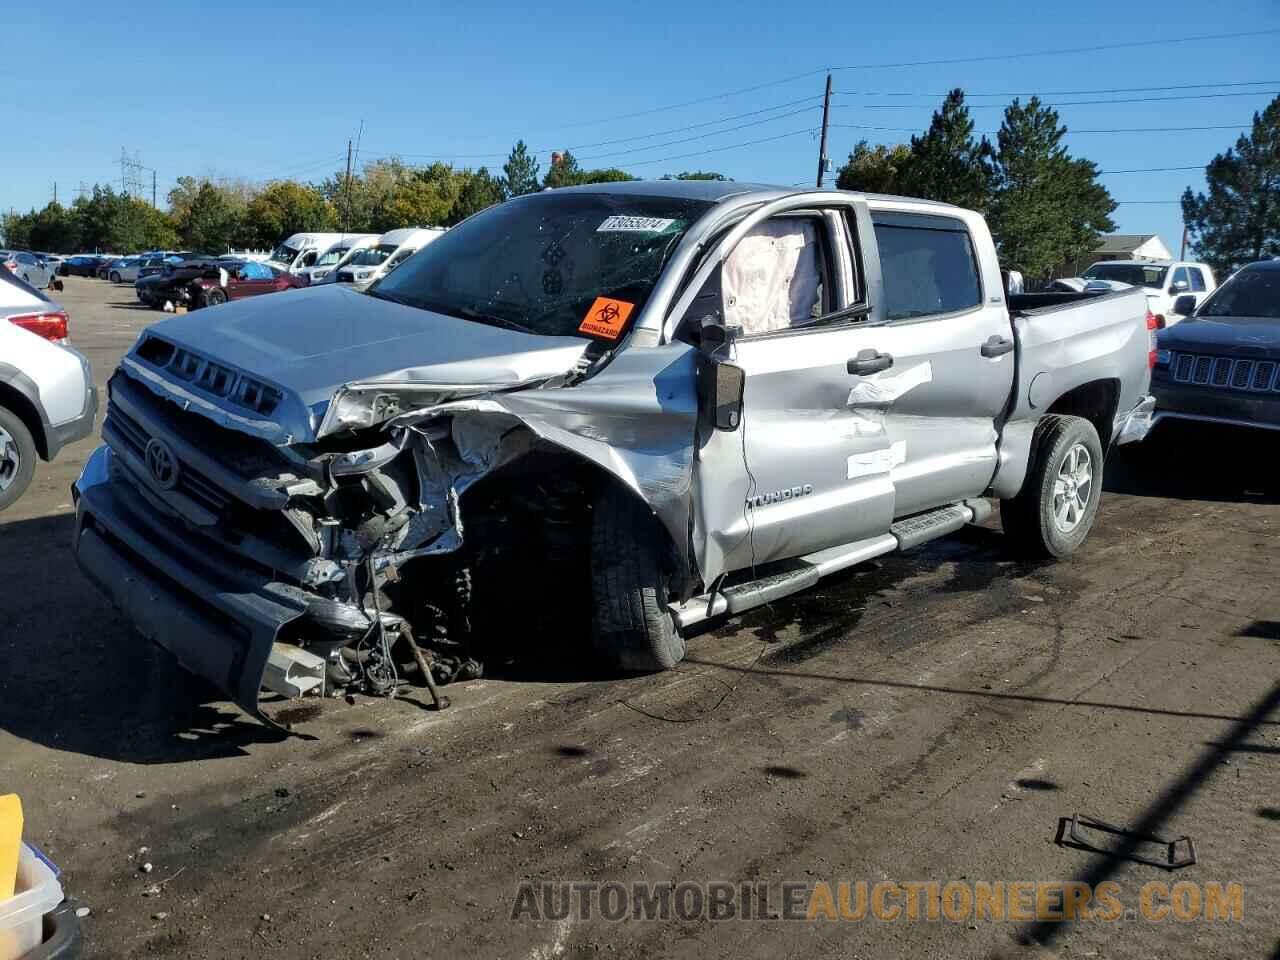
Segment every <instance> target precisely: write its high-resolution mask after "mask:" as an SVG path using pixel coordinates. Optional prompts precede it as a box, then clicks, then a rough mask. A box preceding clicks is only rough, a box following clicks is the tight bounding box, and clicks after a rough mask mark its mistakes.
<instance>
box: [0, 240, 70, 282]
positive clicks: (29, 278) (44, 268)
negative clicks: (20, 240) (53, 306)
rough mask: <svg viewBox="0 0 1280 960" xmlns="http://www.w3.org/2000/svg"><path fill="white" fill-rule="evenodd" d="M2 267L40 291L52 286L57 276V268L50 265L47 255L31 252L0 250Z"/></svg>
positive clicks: (0, 264)
mask: <svg viewBox="0 0 1280 960" xmlns="http://www.w3.org/2000/svg"><path fill="white" fill-rule="evenodd" d="M0 266H2V267H4V268H5V269H6V270H8V271H9V272H10V273H11V274H13V275H14V276H15V277H17V278H18V279H19V280H21V281H22V282H23V283H29V284H31V286H33V287H36V288H38V289H40V290H44V289H45V288H46V287H50V286H52V285H53V278H54V277H56V276H57V268H56V267H55V266H53V265H51V264H50V263H49V261H48V259H46V257H45V254H42V253H32V252H31V251H30V250H0Z"/></svg>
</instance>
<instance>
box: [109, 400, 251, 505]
mask: <svg viewBox="0 0 1280 960" xmlns="http://www.w3.org/2000/svg"><path fill="white" fill-rule="evenodd" d="M107 424H109V425H110V426H112V427H114V428H115V432H116V434H117V436H119V437H120V438H121V439H122V440H123V441H124V442H125V443H127V444H128V445H129V447H130V448H131V449H132V452H133V453H134V454H135V455H136V456H137V457H138V458H139V459H145V458H146V450H147V444H148V443H150V442H151V437H150V436H149V435H148V434H147V431H146V430H145V429H144V428H143V426H142V425H141V424H140V423H138V422H137V421H136V420H134V419H133V418H132V417H130V416H128V415H127V414H126V413H125V412H124V411H123V410H121V409H120V408H119V407H117V406H116V405H115V404H108V405H107ZM178 491H179V492H180V493H184V494H186V495H187V496H188V497H190V498H191V499H192V500H194V501H195V502H196V503H198V504H200V505H201V506H202V507H204V508H205V509H207V510H210V511H212V512H213V513H215V514H219V515H221V514H222V513H223V512H224V511H225V510H226V509H227V505H228V504H229V503H230V502H231V497H230V496H229V495H227V494H226V493H224V492H223V491H222V490H221V489H220V488H219V487H218V486H217V484H215V483H213V482H212V481H210V480H209V479H207V478H206V477H204V476H202V475H201V474H199V473H196V472H195V471H194V470H192V469H191V467H190V465H188V464H186V463H183V464H181V471H180V472H179V474H178Z"/></svg>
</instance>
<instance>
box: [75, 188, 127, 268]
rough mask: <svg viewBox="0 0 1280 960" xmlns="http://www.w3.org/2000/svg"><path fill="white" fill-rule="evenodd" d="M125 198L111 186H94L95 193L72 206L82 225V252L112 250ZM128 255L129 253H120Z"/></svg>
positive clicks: (78, 200)
mask: <svg viewBox="0 0 1280 960" xmlns="http://www.w3.org/2000/svg"><path fill="white" fill-rule="evenodd" d="M124 199H125V198H124V197H122V196H120V195H118V194H117V193H116V192H115V190H113V189H112V188H111V187H110V186H109V185H108V186H105V187H103V186H100V185H99V184H96V183H95V184H94V185H93V193H91V194H89V195H88V196H83V197H77V198H76V200H75V202H74V203H73V204H72V205H71V210H72V212H73V213H74V214H75V217H76V220H77V221H78V222H79V224H80V248H81V249H82V250H110V249H112V244H113V242H114V239H113V235H114V234H115V232H116V230H117V221H118V219H119V216H120V206H121V204H123V203H124ZM119 252H122V253H127V252H129V251H119Z"/></svg>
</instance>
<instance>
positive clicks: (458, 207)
mask: <svg viewBox="0 0 1280 960" xmlns="http://www.w3.org/2000/svg"><path fill="white" fill-rule="evenodd" d="M461 179H462V189H461V190H459V191H458V199H457V201H456V202H455V203H454V205H453V209H452V210H450V211H449V218H448V220H446V221H445V225H446V226H450V227H451V226H453V225H454V224H455V223H461V222H462V221H463V220H465V219H467V217H469V216H471V215H472V214H475V213H479V212H480V211H481V210H485V209H487V208H489V207H491V206H493V205H494V204H495V203H501V202H502V181H501V180H499V179H498V178H497V177H495V176H493V175H492V174H490V173H489V169H488V168H487V167H481V168H480V169H479V170H475V171H472V170H463V171H462V173H461Z"/></svg>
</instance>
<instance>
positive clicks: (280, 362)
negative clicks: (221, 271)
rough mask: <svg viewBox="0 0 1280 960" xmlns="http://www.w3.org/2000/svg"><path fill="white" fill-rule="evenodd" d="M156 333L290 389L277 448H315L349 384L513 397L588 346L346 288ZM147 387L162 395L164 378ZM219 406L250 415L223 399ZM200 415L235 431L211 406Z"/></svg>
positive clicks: (220, 310) (252, 305) (177, 320)
mask: <svg viewBox="0 0 1280 960" xmlns="http://www.w3.org/2000/svg"><path fill="white" fill-rule="evenodd" d="M147 333H148V335H153V336H156V337H160V338H162V339H164V340H167V341H169V342H171V343H173V344H176V345H177V346H179V347H185V348H186V349H188V350H191V351H193V352H194V353H196V354H199V355H200V356H201V357H202V358H204V359H207V360H214V361H216V362H217V363H219V364H222V365H225V366H228V367H232V368H234V369H235V370H236V371H238V372H241V373H245V374H249V375H251V376H253V377H255V378H259V379H261V380H263V381H266V382H267V383H269V384H271V385H273V386H275V387H278V388H280V389H281V390H282V391H283V392H284V393H285V395H286V398H287V402H286V403H284V404H282V405H281V408H280V409H279V410H278V411H277V414H276V416H275V417H274V419H276V420H277V421H281V422H279V423H278V428H279V431H271V432H273V433H276V432H279V436H278V437H276V438H275V439H276V440H277V442H278V441H279V438H280V437H282V436H288V437H290V438H292V439H294V440H307V439H314V437H315V432H316V430H317V428H318V427H319V423H320V419H321V418H322V417H323V414H324V409H325V407H326V405H327V404H328V402H329V400H330V399H331V398H332V397H333V395H334V393H335V392H336V391H338V390H339V389H340V388H342V387H343V386H346V385H348V384H352V383H387V384H401V385H405V384H415V385H416V384H422V385H439V386H442V387H449V386H484V387H486V388H488V389H503V388H506V387H512V386H516V385H519V384H522V383H527V382H530V381H536V380H539V379H545V378H547V377H553V376H556V375H558V374H563V373H566V372H568V371H569V370H570V369H571V368H572V367H573V365H574V363H575V362H576V361H577V360H578V358H579V357H580V356H581V355H582V352H583V350H584V349H585V347H586V346H587V343H588V341H586V340H582V339H578V338H576V337H544V336H537V335H532V334H526V333H520V332H518V331H514V330H504V329H501V328H499V327H491V326H488V325H485V324H482V323H474V322H472V321H468V320H463V319H460V318H456V317H449V316H445V315H443V314H438V313H432V312H430V311H427V310H419V309H417V308H415V307H407V306H404V305H402V304H397V303H391V302H389V301H386V300H379V299H377V298H375V297H370V296H368V295H366V294H362V293H358V292H356V291H354V290H350V289H348V288H346V287H344V286H341V285H337V284H334V285H324V286H320V287H312V288H304V289H300V290H291V291H285V292H284V293H276V294H270V295H268V296H263V297H253V298H249V299H246V300H239V301H232V302H231V303H228V304H225V305H223V306H219V307H213V308H208V309H204V310H197V311H194V312H192V313H188V314H185V315H180V316H177V317H174V318H172V319H169V320H164V321H161V322H160V323H157V324H154V325H153V326H151V327H149V328H148V330H147ZM129 359H130V361H132V360H133V357H132V355H131V357H130V358H129ZM128 365H130V366H133V363H130V364H128ZM161 375H162V376H163V372H161ZM146 379H147V380H149V381H151V387H152V389H156V387H157V384H156V382H155V378H154V377H147V378H146ZM163 379H164V381H165V382H166V385H167V384H169V383H173V381H172V378H170V377H167V376H163ZM173 386H174V387H180V388H181V390H180V391H172V390H166V391H165V392H170V393H178V392H180V393H183V394H186V393H188V392H189V390H188V388H187V385H185V384H177V383H173ZM468 392H471V391H468ZM184 399H186V398H185V397H184ZM215 406H216V407H218V408H223V409H225V410H226V411H227V412H228V413H230V414H232V415H237V414H243V412H244V411H238V410H236V408H235V407H234V406H232V405H230V404H229V403H227V402H226V401H222V400H216V401H215ZM193 408H194V409H197V410H200V412H204V413H205V414H206V415H211V416H212V418H213V419H215V420H218V421H221V422H226V421H225V420H224V418H223V417H221V416H217V415H214V413H215V412H216V411H211V409H210V407H209V405H208V404H207V403H198V404H193ZM252 432H258V433H263V431H261V430H254V431H252Z"/></svg>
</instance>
